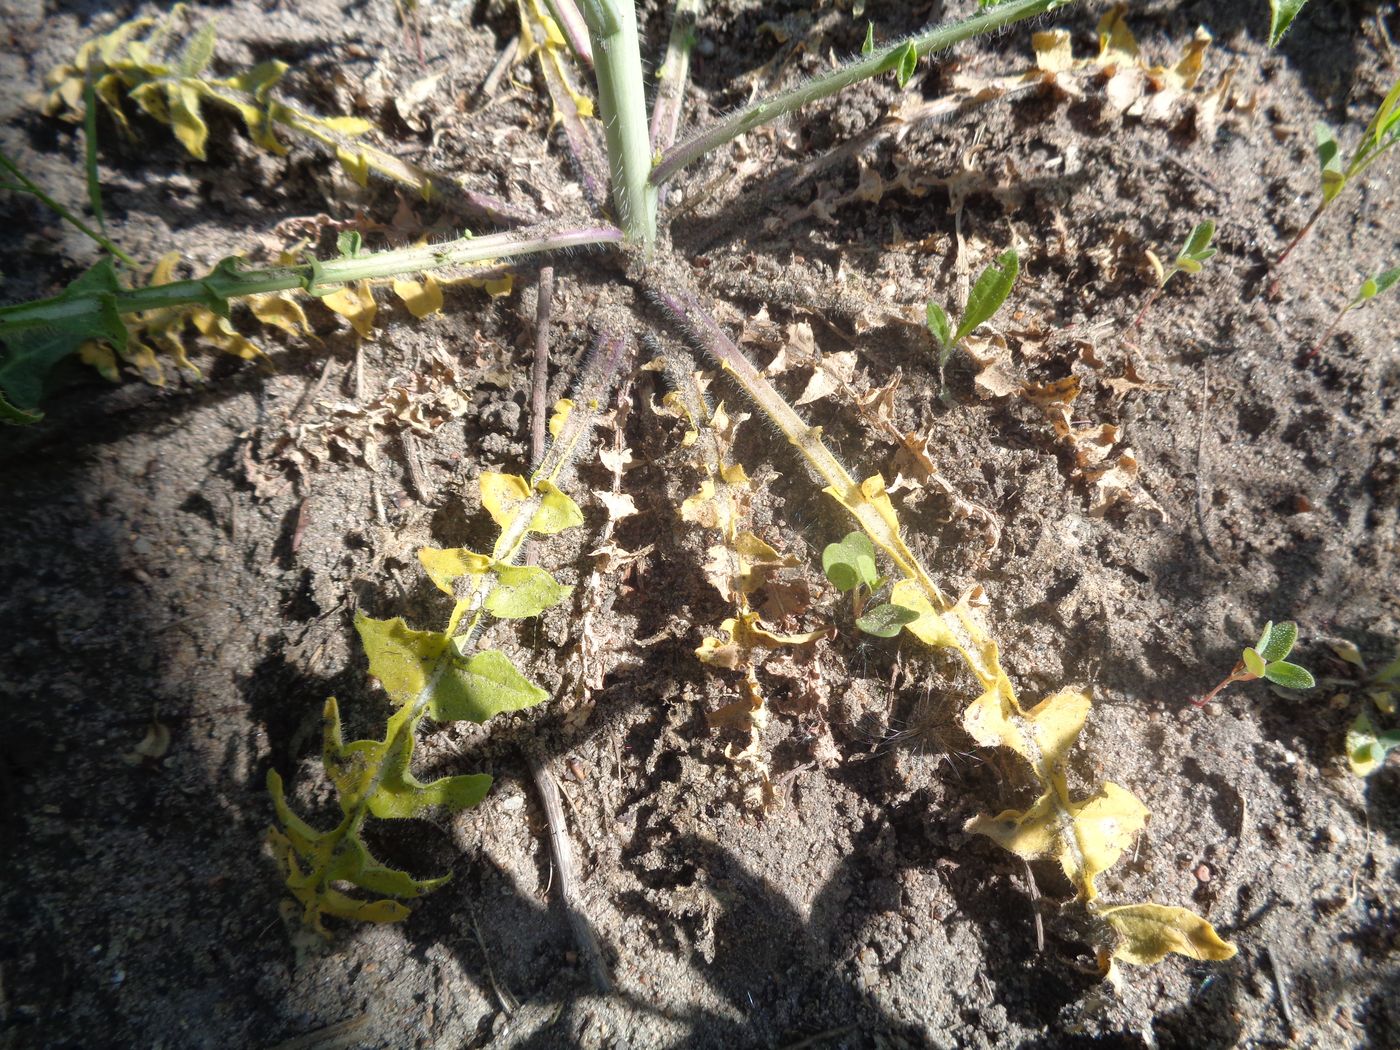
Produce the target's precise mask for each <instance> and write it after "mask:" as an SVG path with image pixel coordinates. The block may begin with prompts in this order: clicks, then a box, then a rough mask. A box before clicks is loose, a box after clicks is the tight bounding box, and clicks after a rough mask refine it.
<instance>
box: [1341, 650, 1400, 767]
mask: <svg viewBox="0 0 1400 1050" xmlns="http://www.w3.org/2000/svg"><path fill="white" fill-rule="evenodd" d="M1332 651H1333V652H1334V653H1336V654H1337V655H1338V656H1339V657H1341V659H1342V660H1344V661H1345V662H1346V663H1349V664H1351V665H1352V666H1353V667H1355V668H1356V669H1357V671H1358V672H1359V673H1360V674H1361V676H1362V677H1361V679H1360V681H1357V680H1356V679H1354V678H1353V679H1326V678H1324V679H1323V684H1324V685H1329V684H1337V685H1341V686H1343V687H1344V688H1346V689H1348V690H1350V691H1359V692H1361V694H1362V701H1361V710H1360V711H1359V712H1358V713H1357V715H1356V718H1355V719H1354V720H1353V721H1352V723H1351V726H1350V727H1349V728H1348V729H1347V739H1346V751H1347V764H1348V765H1349V766H1350V767H1351V771H1352V772H1353V773H1355V774H1356V775H1357V776H1358V777H1368V776H1370V775H1371V774H1372V773H1374V772H1375V771H1376V770H1378V769H1380V768H1381V766H1383V765H1384V764H1385V760H1386V757H1387V756H1388V755H1389V754H1390V752H1392V751H1394V750H1395V749H1396V748H1397V747H1400V729H1392V730H1390V731H1389V732H1384V733H1383V732H1379V731H1378V730H1377V729H1376V726H1375V721H1374V720H1373V719H1372V717H1371V708H1372V707H1374V708H1375V709H1376V710H1377V711H1378V712H1380V713H1381V714H1383V715H1386V716H1387V717H1390V718H1393V717H1394V716H1395V712H1396V710H1397V708H1400V657H1397V658H1396V659H1394V660H1391V661H1390V663H1388V664H1386V665H1385V666H1384V667H1382V668H1381V669H1380V670H1379V671H1377V672H1376V673H1375V674H1367V672H1366V661H1365V660H1363V659H1362V657H1361V652H1360V650H1358V649H1357V648H1356V646H1355V645H1353V644H1352V643H1351V642H1347V641H1341V642H1333V643H1332Z"/></svg>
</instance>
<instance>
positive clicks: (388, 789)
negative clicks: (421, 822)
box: [351, 726, 491, 820]
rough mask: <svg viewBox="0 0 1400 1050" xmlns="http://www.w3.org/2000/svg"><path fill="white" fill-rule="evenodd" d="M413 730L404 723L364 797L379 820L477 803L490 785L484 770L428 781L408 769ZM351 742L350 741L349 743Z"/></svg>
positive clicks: (411, 754) (454, 809) (465, 807)
mask: <svg viewBox="0 0 1400 1050" xmlns="http://www.w3.org/2000/svg"><path fill="white" fill-rule="evenodd" d="M413 745H414V739H413V730H412V728H411V727H409V726H406V727H404V729H403V730H401V731H400V733H399V734H398V736H397V737H395V745H394V746H393V748H392V750H390V751H389V752H388V753H387V754H386V755H385V756H384V760H383V762H382V764H381V765H380V766H379V776H378V782H377V786H376V788H375V790H374V792H373V794H371V795H370V796H369V797H368V799H367V800H366V801H367V802H368V804H369V811H370V812H371V813H373V814H374V815H375V816H376V817H379V818H380V819H381V820H395V819H404V818H408V817H417V816H420V815H421V814H422V813H423V812H424V811H425V810H428V809H432V808H433V807H436V806H441V807H443V808H445V809H446V810H447V811H448V812H450V813H455V812H457V811H458V810H462V809H468V808H470V807H472V806H476V805H479V804H480V802H481V800H482V799H483V798H485V797H486V792H487V791H489V790H490V788H491V778H490V777H489V776H488V775H486V774H485V773H474V774H468V775H465V776H456V777H443V778H442V779H441V780H434V781H433V782H432V783H431V784H424V783H422V782H421V781H419V780H418V779H417V778H416V777H415V776H414V775H413V773H412V772H411V771H410V770H409V768H408V767H409V762H410V760H411V759H412V757H413ZM351 746H352V747H353V746H354V745H353V744H352V745H351Z"/></svg>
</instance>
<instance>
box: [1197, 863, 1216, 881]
mask: <svg viewBox="0 0 1400 1050" xmlns="http://www.w3.org/2000/svg"><path fill="white" fill-rule="evenodd" d="M1193 874H1194V875H1195V876H1196V881H1197V882H1199V883H1200V884H1201V885H1202V886H1204V885H1205V884H1206V883H1208V882H1209V881H1210V880H1211V876H1212V875H1213V874H1214V873H1213V872H1212V871H1211V870H1210V865H1209V864H1204V863H1202V864H1197V865H1196V870H1195V872H1194V873H1193Z"/></svg>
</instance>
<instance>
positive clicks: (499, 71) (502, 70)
mask: <svg viewBox="0 0 1400 1050" xmlns="http://www.w3.org/2000/svg"><path fill="white" fill-rule="evenodd" d="M519 50H520V37H518V36H514V37H511V39H510V43H509V44H507V45H506V46H505V48H504V49H503V50H502V51H501V53H500V54H499V55H498V56H497V57H496V64H495V65H494V66H492V67H491V72H489V73H487V74H486V79H485V80H483V81H482V82H481V87H479V88H477V89H476V97H477V98H479V99H482V98H490V97H491V96H492V95H494V94H495V93H496V89H497V88H498V87H500V86H501V78H502V77H504V76H505V75H506V70H508V69H510V66H511V63H512V62H514V61H515V56H516V53H517V52H518V51H519Z"/></svg>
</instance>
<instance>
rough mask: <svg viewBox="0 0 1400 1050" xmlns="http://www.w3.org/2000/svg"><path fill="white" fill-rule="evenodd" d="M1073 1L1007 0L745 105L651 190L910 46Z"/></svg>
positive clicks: (886, 65) (685, 145) (660, 172)
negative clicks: (787, 89)
mask: <svg viewBox="0 0 1400 1050" xmlns="http://www.w3.org/2000/svg"><path fill="white" fill-rule="evenodd" d="M1073 2H1074V0H1009V2H1008V3H1003V4H998V5H997V6H996V7H993V8H989V9H988V10H986V11H983V12H982V13H981V14H977V15H973V16H972V17H971V18H969V19H967V20H965V21H963V22H958V23H956V24H954V25H949V26H937V27H934V28H930V29H925V30H924V31H923V32H921V33H916V34H915V35H914V36H912V37H909V38H908V39H907V40H901V41H899V42H898V43H894V44H890V45H889V46H887V47H883V48H880V49H878V50H876V51H872V52H871V53H870V54H869V55H866V56H865V57H863V58H861V59H859V60H857V61H855V62H852V63H850V64H849V65H846V66H842V67H841V68H840V69H834V70H832V71H831V72H830V73H824V74H822V75H821V76H819V77H814V78H813V79H811V80H809V81H807V83H805V84H802V85H800V86H799V87H796V88H793V89H792V90H791V91H786V92H784V93H783V94H781V95H775V96H773V97H771V98H766V99H763V100H761V101H759V102H756V103H754V104H752V105H750V106H745V107H744V108H743V109H741V110H738V111H737V112H735V113H732V114H731V115H730V116H728V117H726V118H725V119H724V120H722V121H720V122H719V123H718V124H715V125H714V126H712V127H711V128H709V129H708V130H706V131H702V132H700V133H699V134H696V135H694V136H692V137H691V138H689V139H686V140H685V141H684V142H682V143H680V144H679V145H677V146H674V147H672V148H671V149H669V150H667V151H666V152H665V154H664V155H663V156H662V158H661V160H660V162H659V163H658V164H657V165H656V167H655V168H653V169H652V172H651V182H652V185H654V186H659V185H660V184H661V183H663V182H665V181H666V180H667V179H669V178H670V177H671V176H672V175H674V174H676V172H678V171H680V170H681V168H683V167H685V166H686V165H687V164H689V163H691V161H694V160H698V159H699V158H700V157H703V156H704V155H705V154H706V153H709V152H711V151H712V150H715V149H718V148H719V147H720V146H723V145H724V144H725V143H726V142H729V141H730V140H731V139H735V138H738V137H739V136H740V135H742V134H744V133H745V132H746V131H750V130H752V129H753V128H756V127H759V126H760V125H763V124H771V123H772V122H773V121H775V120H777V119H778V118H779V117H782V116H785V115H787V114H788V113H791V112H792V111H793V110H795V109H800V108H801V107H803V106H805V105H807V104H808V103H809V102H816V101H818V100H819V99H823V98H826V97H828V96H829V95H834V94H836V92H838V91H842V90H844V89H845V88H848V87H850V86H851V85H852V84H858V83H860V82H861V81H862V80H869V79H870V78H871V77H875V76H879V75H880V74H881V73H885V72H888V71H890V70H892V69H894V68H895V67H896V66H898V65H899V62H900V58H901V56H902V55H903V54H904V51H905V49H906V48H907V47H908V46H909V45H910V44H913V45H914V51H915V52H916V53H917V54H918V56H919V57H920V58H922V57H924V56H925V55H927V54H928V53H929V52H931V51H941V50H942V49H943V48H946V47H951V46H952V45H953V44H957V43H960V42H961V41H963V40H967V39H968V38H969V37H974V36H980V35H981V34H983V33H990V32H992V31H993V30H996V29H1000V28H1001V27H1002V26H1007V25H1011V24H1012V23H1013V22H1020V21H1022V20H1024V19H1027V18H1034V17H1035V16H1036V15H1039V14H1044V13H1045V12H1047V11H1054V10H1056V9H1057V8H1060V7H1065V6H1066V5H1068V4H1071V3H1073Z"/></svg>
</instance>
